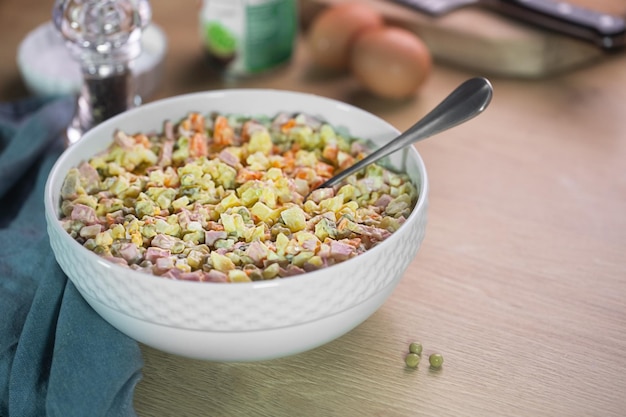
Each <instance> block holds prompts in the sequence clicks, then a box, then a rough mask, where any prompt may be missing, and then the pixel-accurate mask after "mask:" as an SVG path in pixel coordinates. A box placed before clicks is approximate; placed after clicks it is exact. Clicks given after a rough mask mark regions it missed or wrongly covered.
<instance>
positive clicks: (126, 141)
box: [113, 130, 135, 149]
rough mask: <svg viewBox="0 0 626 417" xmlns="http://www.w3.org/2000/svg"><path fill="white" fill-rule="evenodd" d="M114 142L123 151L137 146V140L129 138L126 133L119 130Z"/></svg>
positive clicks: (114, 136)
mask: <svg viewBox="0 0 626 417" xmlns="http://www.w3.org/2000/svg"><path fill="white" fill-rule="evenodd" d="M113 142H115V144H117V145H118V146H119V147H120V148H122V149H132V147H133V146H134V145H135V139H133V138H132V137H130V136H128V135H127V134H126V133H124V132H122V131H121V130H117V131H116V132H115V134H114V135H113Z"/></svg>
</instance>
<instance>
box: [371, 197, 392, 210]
mask: <svg viewBox="0 0 626 417" xmlns="http://www.w3.org/2000/svg"><path fill="white" fill-rule="evenodd" d="M391 200H393V197H391V196H390V195H389V194H383V195H381V196H380V197H378V200H376V202H375V203H374V205H375V206H376V207H381V208H385V207H387V206H388V205H389V203H390V202H391Z"/></svg>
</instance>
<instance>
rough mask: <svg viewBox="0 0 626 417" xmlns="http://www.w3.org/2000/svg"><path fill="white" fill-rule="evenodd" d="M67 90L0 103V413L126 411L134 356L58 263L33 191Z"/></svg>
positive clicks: (55, 148)
mask: <svg viewBox="0 0 626 417" xmlns="http://www.w3.org/2000/svg"><path fill="white" fill-rule="evenodd" d="M74 110H75V100H74V98H73V97H65V98H60V99H55V98H46V99H41V98H37V99H32V98H31V99H26V100H24V101H20V102H16V103H0V248H1V249H0V317H1V319H0V415H1V416H6V417H9V416H23V417H40V416H65V417H79V416H80V417H82V416H92V417H131V416H136V413H135V411H134V409H133V393H134V388H135V385H136V384H137V382H138V381H139V378H140V376H141V374H140V372H141V367H142V366H143V361H142V358H141V352H140V350H139V346H138V345H137V342H135V341H134V340H132V339H130V338H129V337H127V336H125V335H123V334H122V333H120V332H119V331H117V330H116V329H114V328H113V327H111V326H110V325H109V324H108V323H107V322H105V321H104V320H103V319H102V318H100V316H98V315H97V314H96V313H95V311H93V310H92V309H91V307H89V305H88V304H87V303H86V302H85V300H84V299H83V298H82V296H81V295H80V294H79V292H78V291H77V290H76V287H74V285H73V284H72V283H71V282H70V281H69V280H68V279H67V277H66V276H65V274H64V273H63V271H61V268H60V267H59V266H58V264H57V262H56V260H55V258H54V255H53V253H52V249H51V248H50V245H49V240H48V234H47V233H46V221H45V215H44V203H43V191H44V185H45V182H46V179H47V176H48V172H49V170H50V168H51V167H52V165H53V164H54V162H55V161H56V159H57V158H58V156H59V154H60V153H61V152H62V151H63V149H64V143H63V140H62V136H61V135H62V132H63V130H64V129H65V128H66V127H67V125H68V123H69V122H70V120H71V118H72V116H73V114H74Z"/></svg>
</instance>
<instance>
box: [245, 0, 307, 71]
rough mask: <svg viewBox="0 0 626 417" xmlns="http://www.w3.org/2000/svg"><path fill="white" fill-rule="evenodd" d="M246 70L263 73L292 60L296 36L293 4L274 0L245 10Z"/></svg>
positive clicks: (288, 0)
mask: <svg viewBox="0 0 626 417" xmlns="http://www.w3.org/2000/svg"><path fill="white" fill-rule="evenodd" d="M246 18H247V19H246V20H247V36H246V67H247V68H248V70H249V71H250V72H258V71H263V70H266V69H269V68H272V67H274V66H276V65H278V64H281V63H283V62H285V61H287V60H289V59H290V58H291V55H292V52H293V45H294V39H295V36H296V24H297V16H296V5H295V2H294V1H292V0H277V1H271V2H265V3H261V4H258V5H254V6H251V5H249V6H248V7H247V9H246Z"/></svg>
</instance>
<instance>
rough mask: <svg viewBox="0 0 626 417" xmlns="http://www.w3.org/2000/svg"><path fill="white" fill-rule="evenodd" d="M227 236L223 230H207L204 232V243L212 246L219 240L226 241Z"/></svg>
mask: <svg viewBox="0 0 626 417" xmlns="http://www.w3.org/2000/svg"><path fill="white" fill-rule="evenodd" d="M227 236H228V234H227V233H226V232H225V231H223V230H207V231H206V232H204V243H206V244H207V245H209V246H213V245H214V244H215V242H216V241H218V240H219V239H226V237H227Z"/></svg>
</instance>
